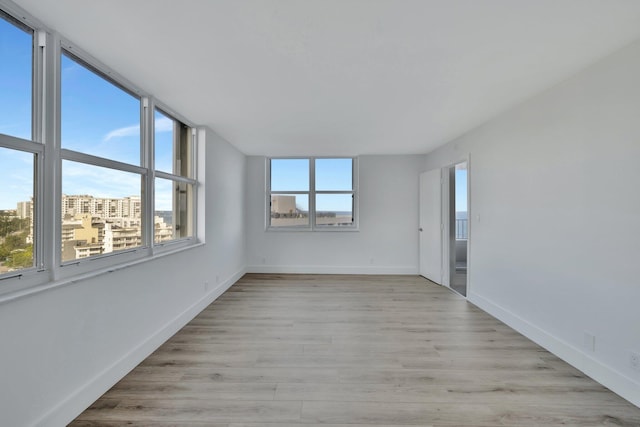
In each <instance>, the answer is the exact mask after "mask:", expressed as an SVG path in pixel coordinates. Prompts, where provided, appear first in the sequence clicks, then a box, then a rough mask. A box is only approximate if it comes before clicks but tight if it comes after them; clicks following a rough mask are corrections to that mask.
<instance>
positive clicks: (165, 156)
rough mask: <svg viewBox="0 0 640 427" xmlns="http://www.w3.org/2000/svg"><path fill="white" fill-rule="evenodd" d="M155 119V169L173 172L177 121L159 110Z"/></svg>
mask: <svg viewBox="0 0 640 427" xmlns="http://www.w3.org/2000/svg"><path fill="white" fill-rule="evenodd" d="M154 119H155V120H154V123H155V138H154V139H155V146H154V148H155V169H156V170H159V171H163V172H169V173H173V130H174V129H173V128H174V123H175V122H174V121H173V120H172V119H170V118H169V117H167V116H165V115H164V114H162V113H161V112H160V111H158V110H156V112H155V116H154ZM156 182H157V181H156Z"/></svg>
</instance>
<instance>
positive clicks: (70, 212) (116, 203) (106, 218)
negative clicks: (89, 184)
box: [61, 195, 174, 261]
mask: <svg viewBox="0 0 640 427" xmlns="http://www.w3.org/2000/svg"><path fill="white" fill-rule="evenodd" d="M141 215H142V203H141V200H140V197H136V196H133V197H124V198H120V199H115V198H98V197H93V196H90V195H64V196H63V199H62V235H61V243H62V260H63V261H70V260H74V259H79V258H86V257H90V256H94V255H101V254H106V253H111V252H117V251H121V250H126V249H131V248H136V247H140V246H142V243H143V238H142V218H141ZM153 237H154V242H156V243H161V242H164V241H167V240H171V239H173V238H174V232H173V227H172V225H171V224H168V223H167V222H166V221H165V219H164V218H163V217H161V216H155V217H154V236H153Z"/></svg>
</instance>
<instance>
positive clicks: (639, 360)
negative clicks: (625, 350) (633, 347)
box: [629, 351, 640, 371]
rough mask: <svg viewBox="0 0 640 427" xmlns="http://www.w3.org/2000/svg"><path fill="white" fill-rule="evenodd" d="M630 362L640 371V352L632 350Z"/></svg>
mask: <svg viewBox="0 0 640 427" xmlns="http://www.w3.org/2000/svg"><path fill="white" fill-rule="evenodd" d="M629 364H630V365H631V367H632V368H633V369H637V370H638V371H640V354H638V353H635V352H633V351H632V352H631V353H630V355H629Z"/></svg>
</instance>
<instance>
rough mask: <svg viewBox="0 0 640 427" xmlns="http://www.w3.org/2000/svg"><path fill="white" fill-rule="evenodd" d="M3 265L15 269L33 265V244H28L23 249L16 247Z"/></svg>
mask: <svg viewBox="0 0 640 427" xmlns="http://www.w3.org/2000/svg"><path fill="white" fill-rule="evenodd" d="M4 265H6V266H7V267H9V268H16V269H17V268H28V267H33V245H28V246H27V247H26V248H25V249H16V250H14V251H13V252H11V254H10V255H9V256H8V257H7V259H6V262H5V263H4Z"/></svg>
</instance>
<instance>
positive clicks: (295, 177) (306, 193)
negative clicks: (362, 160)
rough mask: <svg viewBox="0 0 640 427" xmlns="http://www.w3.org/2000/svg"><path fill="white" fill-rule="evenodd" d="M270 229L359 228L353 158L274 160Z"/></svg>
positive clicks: (270, 165)
mask: <svg viewBox="0 0 640 427" xmlns="http://www.w3.org/2000/svg"><path fill="white" fill-rule="evenodd" d="M268 163H269V164H268V168H269V191H268V210H267V218H268V223H267V226H268V228H270V229H285V230H286V229H300V230H339V229H352V230H353V229H356V226H357V223H356V215H355V213H356V179H355V177H356V173H355V171H356V168H355V163H356V162H355V159H353V158H281V159H275V158H274V159H270V160H269V162H268Z"/></svg>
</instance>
